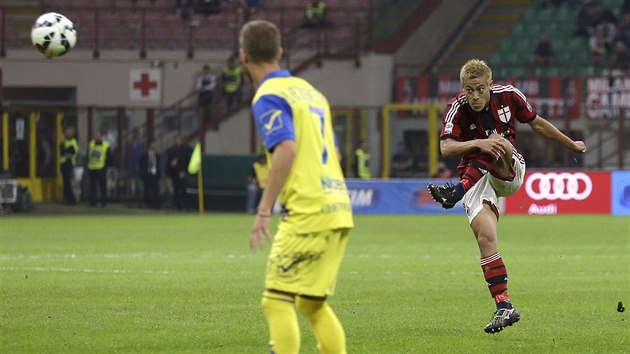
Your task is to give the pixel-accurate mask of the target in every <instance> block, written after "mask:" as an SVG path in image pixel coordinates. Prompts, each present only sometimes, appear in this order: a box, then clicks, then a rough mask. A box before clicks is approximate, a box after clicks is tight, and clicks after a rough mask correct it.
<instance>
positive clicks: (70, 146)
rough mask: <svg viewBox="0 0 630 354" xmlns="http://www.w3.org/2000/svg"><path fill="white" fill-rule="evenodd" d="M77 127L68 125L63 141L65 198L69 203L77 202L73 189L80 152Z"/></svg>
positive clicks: (62, 156) (62, 167) (62, 169)
mask: <svg viewBox="0 0 630 354" xmlns="http://www.w3.org/2000/svg"><path fill="white" fill-rule="evenodd" d="M75 133H76V129H75V128H74V127H66V129H65V130H64V137H63V140H62V141H61V146H60V149H61V158H60V159H59V163H60V164H61V175H62V176H63V200H64V202H66V203H68V204H76V202H77V200H76V198H75V197H74V191H73V189H72V180H73V174H74V167H75V166H76V165H77V155H78V154H79V143H78V142H77V138H76V137H75Z"/></svg>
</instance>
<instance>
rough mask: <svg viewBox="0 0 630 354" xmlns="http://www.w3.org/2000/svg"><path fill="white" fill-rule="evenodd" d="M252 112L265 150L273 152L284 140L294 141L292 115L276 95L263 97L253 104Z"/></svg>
mask: <svg viewBox="0 0 630 354" xmlns="http://www.w3.org/2000/svg"><path fill="white" fill-rule="evenodd" d="M252 111H253V115H254V121H255V122H256V127H257V128H258V132H259V133H260V136H261V137H262V139H263V141H264V142H265V146H266V147H267V150H269V151H271V150H273V148H274V147H275V146H276V145H278V144H279V143H281V142H283V141H285V140H293V141H295V129H294V127H293V119H292V117H293V114H292V110H291V107H290V106H289V104H288V103H287V101H286V100H285V99H283V98H281V97H280V96H276V95H264V96H262V97H260V98H259V99H258V100H257V101H256V103H254V106H253V108H252Z"/></svg>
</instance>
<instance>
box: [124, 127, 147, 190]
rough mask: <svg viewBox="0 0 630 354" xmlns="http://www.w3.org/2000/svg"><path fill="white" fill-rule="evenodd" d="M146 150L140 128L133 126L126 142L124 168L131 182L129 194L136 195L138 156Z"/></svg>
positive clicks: (138, 176)
mask: <svg viewBox="0 0 630 354" xmlns="http://www.w3.org/2000/svg"><path fill="white" fill-rule="evenodd" d="M146 150H147V145H146V144H145V143H144V141H143V139H142V136H141V135H140V129H138V128H133V129H132V130H131V136H130V137H129V141H128V142H127V158H126V166H125V167H126V169H127V177H128V178H129V181H130V182H131V184H130V187H131V190H130V192H131V196H132V197H134V198H135V197H136V191H137V189H138V188H137V187H138V183H139V182H140V181H139V178H140V175H139V173H138V172H139V171H138V163H139V160H140V156H142V154H143V153H144V152H145V151H146Z"/></svg>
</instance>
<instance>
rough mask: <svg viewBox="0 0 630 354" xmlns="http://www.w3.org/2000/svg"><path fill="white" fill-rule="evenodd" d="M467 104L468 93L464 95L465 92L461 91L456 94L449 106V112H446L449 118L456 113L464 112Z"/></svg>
mask: <svg viewBox="0 0 630 354" xmlns="http://www.w3.org/2000/svg"><path fill="white" fill-rule="evenodd" d="M467 104H468V101H467V100H466V95H464V93H460V94H459V95H457V96H455V97H454V98H453V99H452V100H451V103H449V105H448V107H447V112H446V116H447V119H449V118H450V119H452V117H453V116H454V115H456V114H461V113H462V112H464V109H463V108H464V107H465V106H466V105H467Z"/></svg>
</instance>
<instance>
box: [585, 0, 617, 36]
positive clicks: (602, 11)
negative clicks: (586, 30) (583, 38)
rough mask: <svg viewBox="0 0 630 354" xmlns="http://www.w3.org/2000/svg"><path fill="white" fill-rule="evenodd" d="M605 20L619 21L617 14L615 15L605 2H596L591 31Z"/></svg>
mask: <svg viewBox="0 0 630 354" xmlns="http://www.w3.org/2000/svg"><path fill="white" fill-rule="evenodd" d="M604 21H607V22H610V23H617V17H615V15H613V13H612V12H611V11H610V10H608V9H607V8H606V7H605V6H604V4H602V3H600V2H596V3H595V7H594V8H593V11H592V17H591V29H590V31H591V32H593V31H594V30H595V28H597V26H598V25H599V24H600V23H602V22H604Z"/></svg>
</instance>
